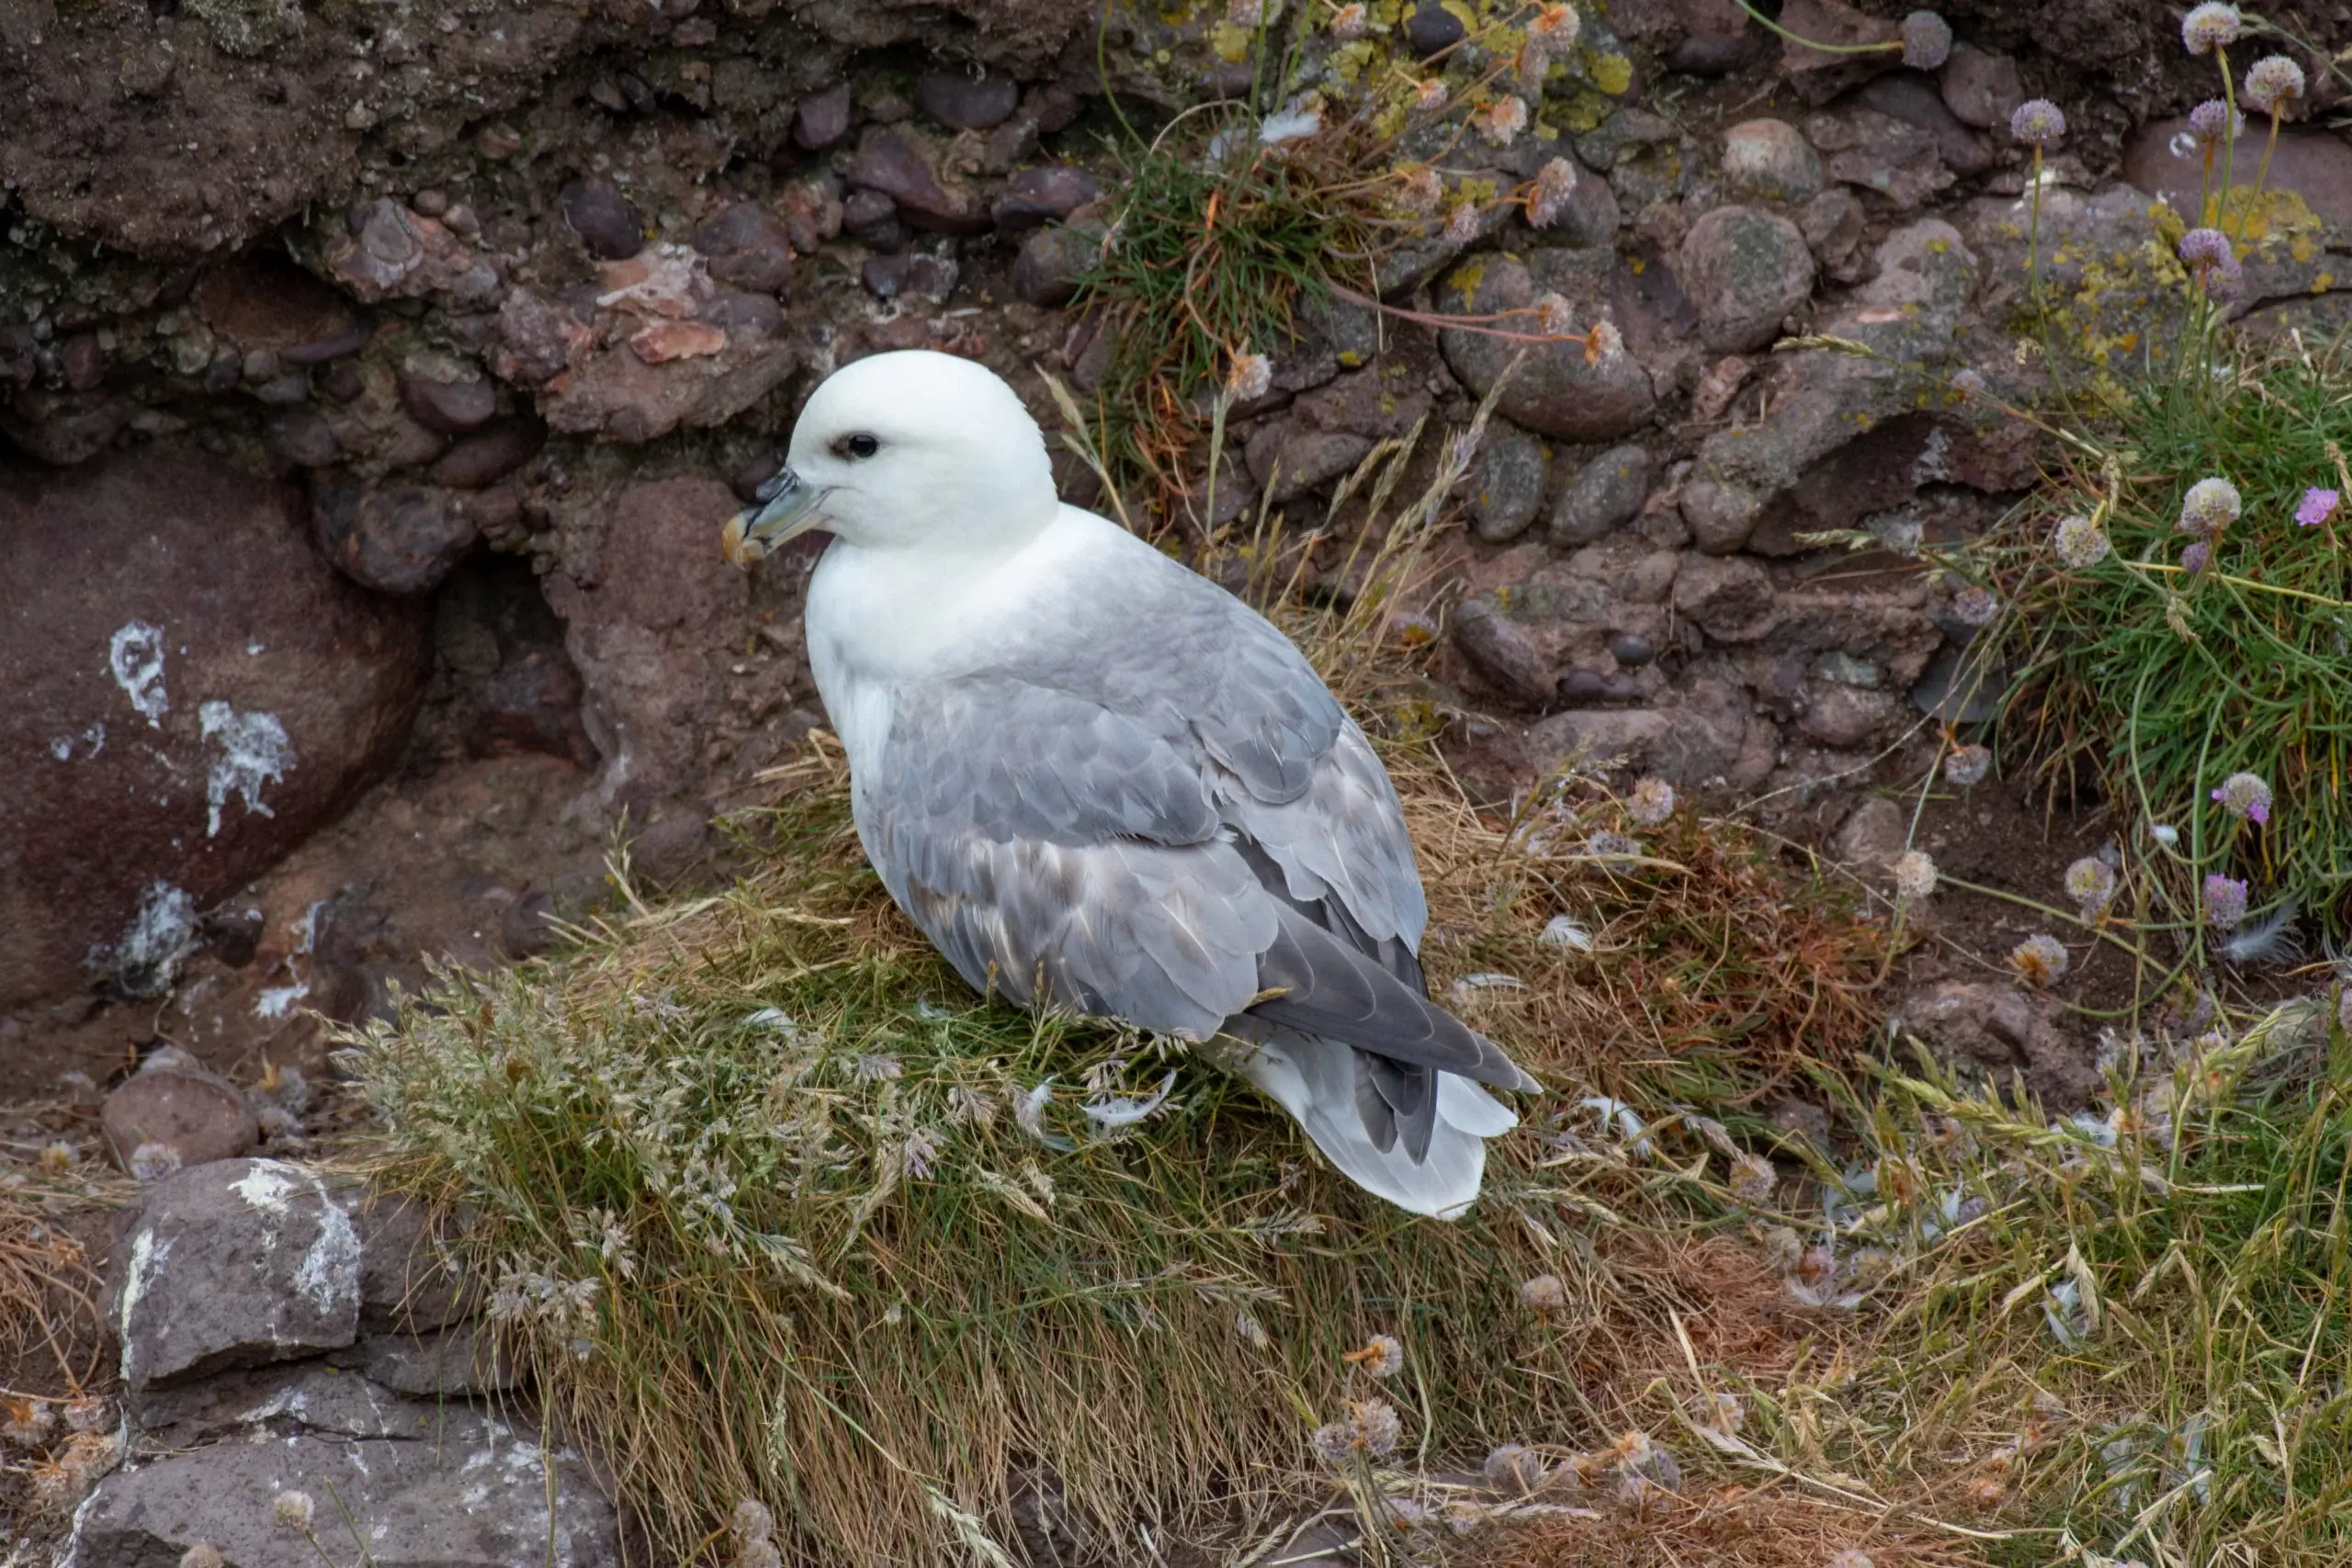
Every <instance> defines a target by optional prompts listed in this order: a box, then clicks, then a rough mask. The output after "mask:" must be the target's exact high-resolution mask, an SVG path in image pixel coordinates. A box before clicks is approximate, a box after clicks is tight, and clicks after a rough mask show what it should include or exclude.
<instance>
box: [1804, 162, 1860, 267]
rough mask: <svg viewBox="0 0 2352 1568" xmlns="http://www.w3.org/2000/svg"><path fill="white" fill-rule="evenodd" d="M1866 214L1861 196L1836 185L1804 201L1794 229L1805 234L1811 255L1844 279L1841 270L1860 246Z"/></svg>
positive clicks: (1846, 265) (1851, 259)
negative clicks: (1802, 209)
mask: <svg viewBox="0 0 2352 1568" xmlns="http://www.w3.org/2000/svg"><path fill="white" fill-rule="evenodd" d="M1868 216H1869V215H1868V214H1867V213H1865V212H1864V211H1863V209H1862V198H1861V197H1858V196H1856V195H1855V194H1854V193H1853V192H1852V191H1850V190H1848V189H1847V188H1846V187H1845V186H1833V187H1832V188H1830V189H1828V190H1826V191H1823V192H1822V193H1821V194H1820V195H1819V196H1816V197H1814V198H1813V199H1812V200H1811V201H1808V202H1806V203H1805V205H1804V211H1803V212H1800V213H1798V214H1797V231H1798V232H1800V233H1802V234H1803V235H1804V243H1805V244H1806V245H1807V246H1808V247H1809V248H1810V249H1811V250H1812V252H1813V254H1814V258H1815V260H1816V261H1818V262H1819V263H1820V264H1821V265H1823V266H1824V267H1825V268H1826V269H1828V271H1829V273H1830V274H1831V276H1838V277H1840V280H1841V281H1844V279H1843V277H1842V273H1843V270H1844V269H1845V268H1847V267H1848V266H1849V265H1850V264H1851V263H1852V262H1853V260H1854V257H1855V254H1856V253H1857V252H1859V251H1860V249H1861V243H1862V234H1863V232H1864V230H1865V227H1866V224H1867V221H1868Z"/></svg>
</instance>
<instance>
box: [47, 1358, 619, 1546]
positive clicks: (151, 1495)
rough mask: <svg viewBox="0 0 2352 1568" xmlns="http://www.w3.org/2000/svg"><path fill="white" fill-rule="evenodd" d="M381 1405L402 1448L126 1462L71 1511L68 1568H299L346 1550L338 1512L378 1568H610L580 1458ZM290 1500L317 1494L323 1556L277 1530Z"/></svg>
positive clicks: (508, 1433) (446, 1416) (267, 1447)
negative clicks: (208, 1565)
mask: <svg viewBox="0 0 2352 1568" xmlns="http://www.w3.org/2000/svg"><path fill="white" fill-rule="evenodd" d="M345 1381H346V1382H357V1380H356V1379H350V1378H346V1379H345ZM381 1397H382V1396H380V1395H379V1399H381ZM385 1403H388V1404H393V1405H395V1406H397V1407H398V1408H399V1410H400V1412H401V1415H402V1416H405V1417H406V1419H404V1420H403V1421H401V1423H400V1426H401V1431H402V1434H403V1435H402V1436H401V1437H398V1438H375V1437H368V1438H348V1437H345V1436H342V1435H340V1434H334V1435H322V1434H319V1433H315V1432H312V1431H309V1430H300V1429H298V1430H296V1431H295V1432H294V1433H292V1434H291V1435H289V1436H287V1437H284V1438H277V1440H274V1441H270V1440H265V1441H261V1442H257V1443H256V1442H251V1441H237V1442H219V1443H214V1444H211V1445H209V1446H208V1447H204V1448H199V1449H197V1450H193V1451H192V1452H185V1453H173V1454H169V1455H167V1456H165V1457H163V1458H159V1459H155V1460H152V1461H147V1462H144V1463H134V1464H130V1465H126V1466H125V1467H124V1468H122V1469H121V1470H119V1471H118V1472H115V1473H114V1474H112V1475H109V1476H107V1478H106V1479H105V1480H104V1481H102V1482H100V1483H98V1486H97V1488H96V1491H94V1492H93V1493H92V1494H91V1495H90V1497H89V1500H88V1501H87V1502H86V1503H85V1505H84V1506H82V1508H81V1509H80V1510H79V1511H78V1512H77V1513H76V1514H75V1515H74V1540H73V1544H72V1549H71V1550H72V1555H73V1557H74V1561H76V1562H83V1563H87V1564H91V1565H93V1568H96V1564H100V1563H107V1564H121V1565H123V1568H130V1565H131V1564H144V1563H154V1564H159V1565H161V1564H169V1563H174V1562H182V1561H184V1560H185V1559H184V1556H183V1554H184V1553H186V1552H187V1551H188V1550H189V1549H190V1548H192V1547H193V1546H195V1545H196V1544H197V1543H198V1542H199V1541H201V1542H203V1543H205V1544H207V1545H209V1546H210V1547H211V1548H212V1549H213V1550H214V1551H217V1552H219V1553H220V1555H221V1556H222V1557H223V1558H224V1559H225V1560H226V1561H229V1562H235V1563H239V1564H241V1565H243V1568H300V1565H301V1564H304V1563H306V1562H307V1563H316V1562H318V1559H319V1553H320V1551H321V1550H325V1551H334V1549H336V1548H338V1547H342V1546H344V1545H345V1543H347V1542H348V1541H349V1540H350V1539H351V1537H350V1535H349V1533H348V1530H347V1529H346V1528H345V1524H344V1521H343V1517H342V1516H343V1515H344V1514H345V1513H347V1514H348V1516H349V1517H350V1518H351V1519H352V1520H353V1521H354V1522H355V1523H356V1525H357V1526H358V1527H359V1528H360V1529H364V1530H365V1531H366V1532H367V1536H366V1539H367V1555H366V1560H367V1561H368V1562H376V1563H380V1564H383V1565H384V1568H395V1565H402V1568H405V1565H413V1564H424V1563H431V1564H434V1565H435V1568H513V1565H514V1564H516V1563H523V1562H551V1563H558V1564H565V1565H567V1568H619V1564H620V1563H621V1562H622V1561H623V1559H622V1556H621V1551H620V1540H619V1529H618V1526H617V1521H616V1517H615V1515H614V1512H613V1508H612V1505H611V1504H610V1503H609V1502H607V1501H606V1500H605V1496H604V1495H603V1494H602V1493H601V1492H599V1491H598V1490H597V1487H596V1484H595V1482H594V1478H593V1477H592V1476H591V1474H590V1473H589V1472H588V1470H587V1468H586V1467H585V1466H584V1465H582V1463H581V1462H580V1461H579V1460H578V1459H577V1458H576V1457H575V1456H573V1455H571V1453H569V1452H560V1453H557V1454H552V1455H550V1454H549V1453H548V1452H547V1451H546V1450H542V1449H540V1448H539V1447H538V1446H537V1444H536V1443H534V1442H532V1441H530V1440H529V1439H528V1438H524V1437H521V1436H519V1435H517V1434H516V1433H515V1431H514V1430H513V1429H512V1428H510V1427H507V1426H506V1425H505V1424H504V1423H503V1421H500V1420H497V1419H495V1418H493V1417H490V1416H480V1415H477V1414H475V1413H474V1412H472V1411H470V1410H467V1409H465V1408H464V1407H462V1406H458V1407H454V1408H453V1407H450V1406H448V1405H447V1404H439V1403H435V1402H430V1401H424V1400H416V1401H409V1400H394V1401H385ZM263 1435H264V1436H265V1437H266V1433H265V1434H263ZM288 1491H295V1492H300V1493H303V1494H304V1495H307V1496H309V1497H311V1500H312V1504H313V1506H314V1507H315V1508H316V1510H317V1522H316V1525H315V1530H316V1534H317V1536H318V1538H319V1540H320V1541H321V1543H322V1546H321V1547H320V1548H313V1547H312V1546H311V1544H310V1543H309V1541H308V1540H305V1539H304V1538H303V1536H302V1535H301V1534H300V1532H297V1531H293V1530H289V1529H285V1528H284V1527H283V1526H280V1525H278V1524H277V1522H276V1520H275V1517H274V1515H273V1509H274V1506H275V1501H276V1499H277V1496H278V1495H279V1494H281V1493H283V1492H288Z"/></svg>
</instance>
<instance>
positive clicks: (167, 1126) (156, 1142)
mask: <svg viewBox="0 0 2352 1568" xmlns="http://www.w3.org/2000/svg"><path fill="white" fill-rule="evenodd" d="M98 1122H99V1125H100V1126H102V1127H103V1128H105V1130H106V1134H107V1146H108V1147H109V1148H111V1149H112V1150H113V1151H114V1156H115V1160H116V1162H117V1163H118V1164H119V1165H121V1166H122V1168H124V1169H126V1170H130V1171H131V1172H132V1173H133V1174H135V1175H138V1176H140V1177H141V1179H149V1176H150V1172H149V1171H148V1170H145V1169H141V1168H140V1165H139V1164H136V1163H134V1161H133V1158H132V1156H141V1161H142V1162H153V1161H156V1160H159V1159H160V1160H161V1162H162V1165H163V1167H164V1169H163V1170H162V1171H160V1172H157V1174H168V1172H169V1171H170V1170H174V1169H187V1168H194V1167H196V1166H199V1165H209V1164H211V1163H213V1162H214V1161H216V1160H224V1159H234V1158H235V1157H236V1156H239V1155H242V1154H243V1153H245V1152H246V1151H247V1150H249V1149H251V1148H252V1147H253V1146H254V1145H255V1144H256V1143H259V1142H260V1141H261V1122H260V1120H259V1118H258V1117H256V1116H255V1115H254V1108H253V1106H252V1104H251V1103H250V1102H248V1101H247V1100H246V1099H245V1097H244V1096H243V1094H241V1093H239V1092H238V1090H237V1088H236V1086H235V1085H234V1084H232V1083H231V1082H229V1080H228V1079H226V1078H224V1077H220V1075H219V1074H217V1073H213V1072H211V1071H209V1070H208V1069H206V1068H205V1067H204V1066H202V1065H201V1064H200V1063H198V1061H197V1060H196V1058H194V1057H193V1056H190V1055H187V1053H186V1052H184V1051H178V1050H174V1049H171V1048H169V1047H166V1048H164V1050H161V1051H157V1052H155V1053H154V1054H153V1055H150V1056H149V1057H148V1058H147V1059H146V1061H144V1062H143V1063H141V1065H140V1069H139V1071H138V1072H136V1073H134V1074H132V1075H131V1076H130V1077H129V1078H128V1079H126V1080H124V1082H123V1083H122V1084H120V1085H119V1086H118V1087H117V1088H116V1089H113V1090H111V1091H110V1092H109V1093H108V1094H107V1098H106V1100H105V1103H104V1104H103V1105H101V1106H100V1107H99V1110H98ZM162 1149H168V1150H170V1151H171V1152H170V1153H169V1154H168V1155H158V1154H156V1153H154V1152H153V1151H157V1150H162Z"/></svg>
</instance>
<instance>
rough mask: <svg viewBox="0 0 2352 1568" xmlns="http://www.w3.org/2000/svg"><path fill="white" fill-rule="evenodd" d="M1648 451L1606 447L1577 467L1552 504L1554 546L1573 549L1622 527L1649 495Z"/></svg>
mask: <svg viewBox="0 0 2352 1568" xmlns="http://www.w3.org/2000/svg"><path fill="white" fill-rule="evenodd" d="M1649 493H1650V455H1649V453H1648V452H1646V451H1645V450H1644V449H1643V448H1641V447H1639V446H1612V447H1611V448H1610V449H1609V450H1608V451H1606V452H1603V453H1602V454H1601V455H1600V457H1595V458H1594V459H1593V460H1592V461H1591V462H1589V463H1587V464H1586V465H1585V466H1584V467H1583V468H1578V469H1577V472H1576V477H1575V478H1573V479H1569V480H1568V482H1567V484H1566V487H1564V488H1563V489H1562V490H1561V491H1560V499H1559V501H1558V502H1555V504H1554V505H1553V507H1552V517H1551V522H1550V524H1549V527H1548V532H1549V536H1550V538H1551V541H1552V543H1553V544H1554V545H1555V546H1558V547H1561V548H1563V549H1573V548H1575V547H1577V546H1579V545H1589V544H1590V543H1592V542H1593V541H1594V540H1595V539H1598V538H1600V537H1601V536H1603V535H1606V534H1609V533H1611V532H1612V531H1614V530H1615V529H1618V528H1621V527H1623V526H1624V525H1626V524H1628V523H1630V522H1632V521H1633V520H1634V518H1635V517H1637V516H1639V515H1640V513H1641V510H1642V502H1645V501H1647V500H1648V499H1649Z"/></svg>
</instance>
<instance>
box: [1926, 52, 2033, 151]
mask: <svg viewBox="0 0 2352 1568" xmlns="http://www.w3.org/2000/svg"><path fill="white" fill-rule="evenodd" d="M1937 85H1938V87H1939V88H1940V89H1941V90H1942V93H1943V96H1944V106H1945V107H1947V108H1949V109H1951V112H1952V115H1953V117H1954V118H1957V119H1958V120H1960V122H1961V123H1962V124H1963V125H1973V126H1974V127H1976V128H1977V129H1978V130H1994V129H1996V128H1998V127H2001V126H2006V125H2007V124H2008V123H2009V116H2011V115H2013V114H2015V113H2016V112H2017V107H2018V105H2019V104H2021V103H2023V102H2025V84H2024V82H2023V81H2021V80H2020V79H2019V78H2018V62H2016V61H2014V60H2012V59H2010V58H2009V57H2008V56H2007V55H2006V54H1995V53H1994V52H1993V51H1990V50H1985V49H1978V48H1977V47H1976V46H1975V45H1974V44H1968V43H1960V44H1954V45H1953V46H1952V51H1951V59H1950V60H1947V61H1946V62H1944V68H1943V70H1942V72H1941V73H1939V76H1938V77H1937Z"/></svg>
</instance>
